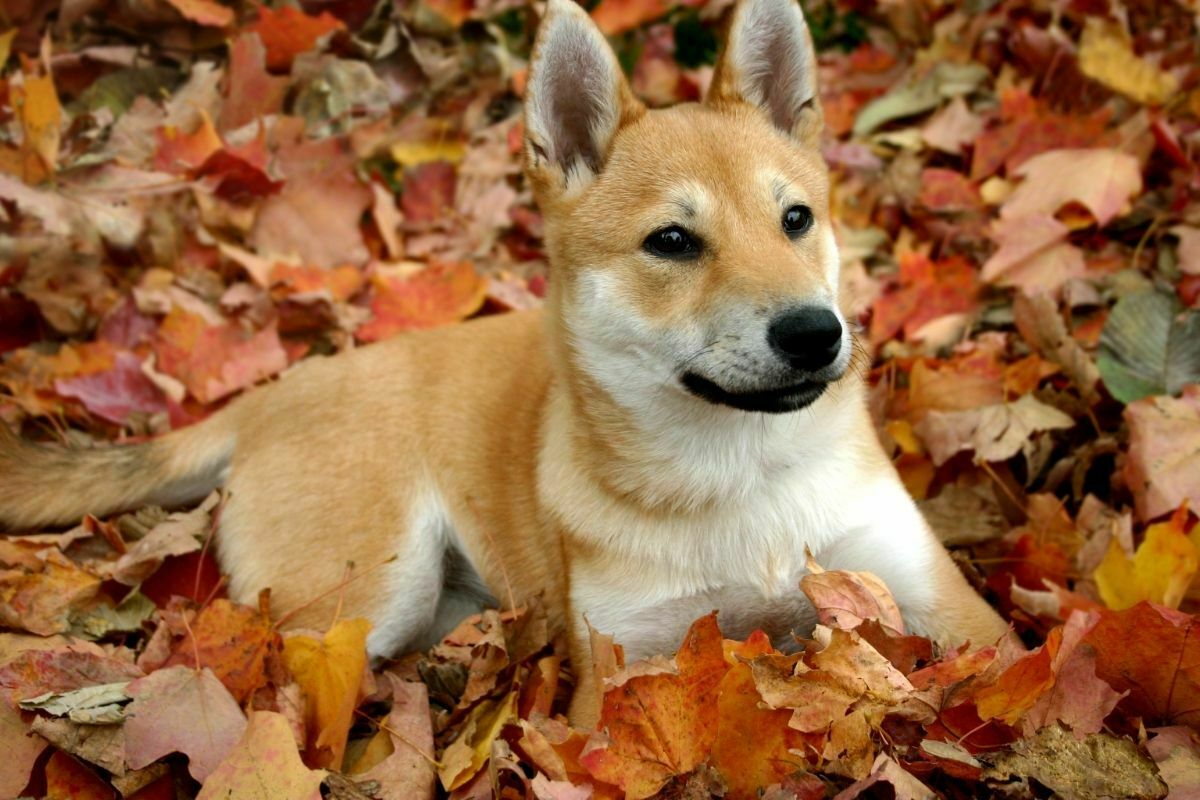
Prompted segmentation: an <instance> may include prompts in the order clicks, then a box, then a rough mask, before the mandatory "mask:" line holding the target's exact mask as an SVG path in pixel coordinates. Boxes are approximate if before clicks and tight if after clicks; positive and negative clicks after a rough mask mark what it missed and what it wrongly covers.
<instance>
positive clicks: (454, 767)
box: [438, 692, 517, 791]
mask: <svg viewBox="0 0 1200 800" xmlns="http://www.w3.org/2000/svg"><path fill="white" fill-rule="evenodd" d="M516 708H517V693H516V692H509V693H508V695H507V696H506V697H505V698H504V699H503V700H499V701H495V700H485V701H483V702H482V703H480V704H479V705H477V706H475V708H473V709H471V713H470V714H469V715H468V716H467V720H466V722H465V723H464V724H463V727H462V731H461V732H460V733H459V734H458V738H456V739H455V740H454V741H453V742H451V743H450V744H449V746H448V747H446V751H445V752H444V753H443V754H442V765H441V767H440V768H439V769H438V777H439V778H440V779H441V781H442V786H444V787H445V788H446V791H454V790H455V789H457V788H458V787H460V786H462V785H464V784H466V782H467V781H469V780H471V778H473V777H475V773H477V772H479V770H480V769H482V768H483V765H484V764H485V763H486V762H487V760H488V758H490V757H491V755H492V742H494V741H496V737H498V736H499V735H500V730H501V729H502V728H503V727H504V726H505V725H507V724H508V723H509V722H514V721H515V720H516Z"/></svg>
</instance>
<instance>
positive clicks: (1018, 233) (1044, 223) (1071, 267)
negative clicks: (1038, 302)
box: [980, 213, 1087, 294]
mask: <svg viewBox="0 0 1200 800" xmlns="http://www.w3.org/2000/svg"><path fill="white" fill-rule="evenodd" d="M1069 232H1070V230H1069V229H1068V228H1067V226H1066V225H1064V224H1063V223H1061V222H1059V221H1058V220H1057V219H1055V218H1054V217H1052V216H1050V215H1049V214H1040V213H1039V214H1029V215H1027V216H1023V217H1012V218H1006V217H1001V218H1000V219H998V220H996V221H995V222H994V223H993V224H992V227H991V230H990V232H989V235H990V236H991V238H992V240H993V241H995V242H996V244H998V245H999V248H998V249H997V250H996V252H995V253H993V254H992V256H991V258H989V259H988V260H987V261H985V262H984V264H983V268H982V269H981V270H980V277H982V278H983V279H984V280H985V281H987V282H989V283H996V284H999V285H1001V286H1017V287H1020V288H1021V289H1022V290H1024V292H1025V293H1027V294H1036V293H1039V292H1051V293H1055V294H1056V293H1057V292H1058V291H1059V288H1060V287H1061V286H1062V285H1063V284H1064V283H1066V282H1067V281H1069V280H1071V279H1072V278H1079V277H1082V276H1083V275H1084V274H1085V273H1086V272H1087V264H1086V263H1085V261H1084V257H1083V251H1082V250H1080V249H1079V248H1078V247H1076V246H1075V245H1073V244H1071V243H1070V242H1068V241H1067V234H1068V233H1069Z"/></svg>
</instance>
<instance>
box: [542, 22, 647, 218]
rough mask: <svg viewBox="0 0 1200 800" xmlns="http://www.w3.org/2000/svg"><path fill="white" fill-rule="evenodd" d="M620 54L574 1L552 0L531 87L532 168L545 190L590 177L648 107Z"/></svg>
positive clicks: (583, 181) (558, 188)
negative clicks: (625, 70) (622, 132)
mask: <svg viewBox="0 0 1200 800" xmlns="http://www.w3.org/2000/svg"><path fill="white" fill-rule="evenodd" d="M644 111H645V107H644V106H643V105H642V104H641V103H640V102H639V101H638V100H637V98H635V97H634V95H633V91H632V90H631V89H630V88H629V84H628V81H626V80H625V75H624V74H623V73H622V71H621V66H620V64H619V63H618V61H617V57H616V54H615V53H614V52H613V50H612V47H610V46H609V44H608V40H607V39H605V38H604V34H603V33H601V32H600V29H599V28H597V27H596V25H595V23H593V22H592V20H591V18H590V17H589V16H588V15H587V13H586V12H585V11H584V10H583V9H582V8H580V7H579V6H578V5H576V4H575V3H574V2H572V0H550V2H549V3H548V4H547V7H546V16H545V17H544V18H543V19H542V22H541V25H540V26H539V27H538V35H537V40H536V42H535V43H534V48H533V56H532V58H531V60H530V68H529V83H528V85H527V87H526V92H525V168H526V171H527V173H528V174H529V175H530V177H531V179H532V180H533V183H534V189H535V191H536V192H538V194H539V195H544V194H547V193H550V192H554V191H562V190H564V189H567V188H569V187H571V186H578V185H582V184H585V183H587V182H589V181H590V180H591V179H592V178H594V177H595V176H596V175H598V174H599V173H600V171H601V170H602V169H603V168H604V164H605V162H607V160H608V157H609V155H610V153H611V151H612V145H613V140H614V139H615V138H616V134H617V131H618V130H620V128H621V127H622V126H623V125H626V124H628V123H629V122H631V121H632V120H633V119H635V118H636V117H638V116H640V115H641V114H642V113H644Z"/></svg>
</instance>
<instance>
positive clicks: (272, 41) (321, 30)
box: [246, 5, 346, 72]
mask: <svg viewBox="0 0 1200 800" xmlns="http://www.w3.org/2000/svg"><path fill="white" fill-rule="evenodd" d="M345 29H346V26H345V25H344V24H343V23H342V21H341V20H339V19H338V18H337V17H335V16H333V15H332V14H330V13H329V12H328V11H322V12H321V13H320V14H319V15H317V16H310V15H309V14H305V13H304V12H303V11H301V10H299V9H297V8H294V7H292V6H283V7H281V8H280V9H279V10H278V11H276V10H275V9H273V8H271V7H270V6H265V5H263V6H259V8H258V19H257V20H255V21H254V23H253V24H252V25H250V26H249V27H247V28H246V31H247V32H248V33H257V34H258V37H259V39H261V40H262V43H263V47H265V48H266V63H267V68H268V69H270V70H272V71H274V72H285V71H287V70H288V69H290V68H291V66H292V62H293V61H294V60H295V59H296V56H299V55H301V54H303V53H307V52H309V51H311V50H312V49H313V48H315V47H316V46H317V43H318V42H319V41H320V40H321V39H322V38H324V37H326V36H329V35H330V34H331V33H333V32H334V31H341V30H345Z"/></svg>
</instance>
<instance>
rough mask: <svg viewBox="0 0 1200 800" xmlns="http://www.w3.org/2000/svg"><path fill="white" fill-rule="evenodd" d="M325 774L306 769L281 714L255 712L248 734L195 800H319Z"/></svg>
mask: <svg viewBox="0 0 1200 800" xmlns="http://www.w3.org/2000/svg"><path fill="white" fill-rule="evenodd" d="M325 774H326V773H325V771H324V770H310V769H308V768H307V767H305V766H304V762H303V761H301V760H300V754H299V753H298V752H297V751H296V740H295V739H293V738H292V729H291V727H290V726H289V725H288V722H287V719H286V718H285V717H284V716H283V715H282V714H276V713H274V712H270V711H255V712H253V713H251V714H250V719H249V721H248V722H247V724H246V731H245V734H244V735H243V736H242V738H241V740H240V741H239V742H237V744H236V745H235V746H234V748H233V750H232V751H231V752H230V753H229V756H228V757H227V758H226V759H225V760H224V761H222V762H221V764H220V765H219V766H218V767H217V768H216V769H215V770H213V772H212V774H210V775H209V776H208V780H206V781H205V782H204V785H203V786H202V787H201V788H200V794H198V795H197V796H196V800H222V799H223V798H233V797H236V798H238V800H280V798H289V800H320V798H321V788H320V787H321V781H322V780H323V779H324V777H325Z"/></svg>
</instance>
